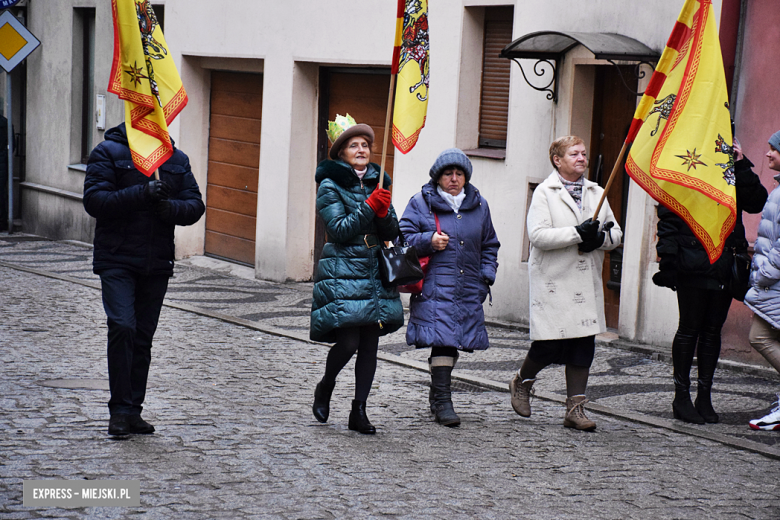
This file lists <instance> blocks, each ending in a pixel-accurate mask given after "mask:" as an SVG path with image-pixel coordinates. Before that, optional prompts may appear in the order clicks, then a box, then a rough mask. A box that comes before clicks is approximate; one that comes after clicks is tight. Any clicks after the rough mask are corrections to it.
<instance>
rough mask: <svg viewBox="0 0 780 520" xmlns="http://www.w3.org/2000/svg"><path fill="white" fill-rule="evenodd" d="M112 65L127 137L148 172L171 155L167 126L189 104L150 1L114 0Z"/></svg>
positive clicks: (136, 160) (136, 158)
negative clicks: (123, 111) (123, 101)
mask: <svg viewBox="0 0 780 520" xmlns="http://www.w3.org/2000/svg"><path fill="white" fill-rule="evenodd" d="M111 6H112V9H113V13H114V63H113V65H112V67H111V79H110V80H109V84H108V91H109V92H113V93H114V94H116V95H117V96H119V98H120V99H123V100H125V128H126V129H127V140H128V142H129V144H130V150H131V152H132V155H133V162H134V163H135V165H136V167H137V168H138V170H140V171H141V172H143V173H144V174H145V175H147V176H151V175H152V174H153V173H154V171H155V170H156V169H157V168H158V167H159V166H160V165H161V164H163V163H164V162H165V161H166V160H168V158H169V157H170V156H171V155H173V144H172V143H171V139H170V136H169V135H168V125H169V124H171V121H173V120H174V118H175V117H176V116H177V115H178V114H179V112H181V110H182V109H183V108H184V107H185V106H186V105H187V93H186V92H185V91H184V87H183V86H182V83H181V78H180V77H179V72H178V71H177V70H176V64H175V63H174V61H173V56H171V53H170V50H169V49H168V45H167V44H166V43H165V37H164V36H163V33H162V29H161V28H160V26H159V24H158V23H157V18H156V17H155V15H154V11H153V10H152V5H151V4H150V0H111Z"/></svg>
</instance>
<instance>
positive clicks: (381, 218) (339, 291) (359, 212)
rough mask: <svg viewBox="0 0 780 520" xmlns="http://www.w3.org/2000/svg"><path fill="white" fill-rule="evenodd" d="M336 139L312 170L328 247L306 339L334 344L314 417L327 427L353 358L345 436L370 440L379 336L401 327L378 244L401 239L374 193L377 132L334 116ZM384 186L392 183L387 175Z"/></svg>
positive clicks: (383, 195)
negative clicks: (382, 275)
mask: <svg viewBox="0 0 780 520" xmlns="http://www.w3.org/2000/svg"><path fill="white" fill-rule="evenodd" d="M328 137H329V138H331V140H333V146H332V147H331V149H330V158H331V159H332V160H330V161H323V162H321V163H320V164H319V165H318V166H317V173H316V175H315V180H316V181H317V182H318V183H319V185H320V187H319V189H318V190H317V212H318V213H319V215H320V217H321V218H322V220H323V222H324V223H325V230H326V231H327V234H328V243H327V244H325V247H324V248H323V250H322V256H321V257H320V260H319V262H318V263H317V272H316V274H315V279H314V282H315V283H314V294H313V301H312V311H311V329H310V332H309V336H310V337H311V339H312V340H314V341H323V342H326V343H334V342H335V345H333V347H332V348H331V349H330V352H329V353H328V359H327V362H326V365H325V375H324V376H323V377H322V380H321V381H320V382H319V384H318V385H317V388H316V389H315V391H314V404H313V405H312V412H313V413H314V417H315V418H316V419H317V420H318V421H319V422H323V423H324V422H325V421H327V420H328V414H329V413H330V397H331V394H332V393H333V388H334V387H335V385H336V376H338V374H339V372H341V369H342V368H344V366H345V365H346V364H347V362H349V360H350V359H351V358H352V356H353V355H354V354H355V353H356V352H357V360H356V361H355V399H354V400H353V401H352V411H351V413H350V414H349V429H350V430H355V431H358V432H360V433H366V434H373V433H375V432H376V429H375V428H374V426H373V425H372V424H371V422H370V421H369V420H368V417H367V416H366V399H367V398H368V394H369V392H370V391H371V383H372V382H373V381H374V373H375V372H376V361H377V349H378V346H379V337H380V336H383V335H385V334H389V333H391V332H395V331H396V330H398V329H399V328H401V326H402V325H403V323H404V314H403V307H402V306H401V299H400V297H399V295H398V291H397V290H396V289H395V288H385V287H384V286H383V285H382V280H381V278H380V274H379V259H378V255H379V249H380V247H381V244H382V242H385V241H390V240H393V239H394V238H395V237H397V236H398V220H397V218H396V215H395V210H394V209H393V207H392V205H391V204H390V200H391V196H390V192H389V191H388V190H386V189H380V188H379V169H380V167H379V165H377V164H374V163H371V162H369V161H370V158H371V144H372V143H373V142H374V131H373V130H372V129H371V127H370V126H368V125H363V124H356V123H355V120H354V119H352V118H351V117H350V116H349V115H347V116H338V117H337V118H336V121H335V122H332V123H331V125H330V126H329V129H328ZM384 175H385V178H384V185H385V186H389V185H390V177H389V176H388V175H387V174H384Z"/></svg>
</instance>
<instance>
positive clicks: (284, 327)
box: [0, 234, 780, 453]
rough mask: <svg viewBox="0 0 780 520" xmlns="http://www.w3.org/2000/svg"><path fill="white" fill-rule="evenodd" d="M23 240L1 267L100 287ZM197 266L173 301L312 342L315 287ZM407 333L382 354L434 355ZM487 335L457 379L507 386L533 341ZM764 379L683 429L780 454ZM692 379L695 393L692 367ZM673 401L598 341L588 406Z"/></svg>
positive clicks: (4, 255)
mask: <svg viewBox="0 0 780 520" xmlns="http://www.w3.org/2000/svg"><path fill="white" fill-rule="evenodd" d="M25 238H32V239H34V238H35V237H23V236H16V237H14V238H9V237H8V235H5V237H4V236H3V235H2V234H0V263H1V262H6V263H8V264H13V265H17V266H22V267H28V268H34V269H39V270H42V271H47V272H52V273H57V274H59V275H65V276H68V277H71V278H73V279H76V280H80V281H82V282H83V283H87V284H93V285H94V286H99V279H98V278H97V277H96V276H95V275H94V274H93V273H92V268H91V259H92V251H91V249H89V248H87V247H84V246H83V245H77V244H70V243H63V242H54V241H46V240H43V241H41V240H32V241H28V240H24V239H25ZM200 258H201V260H202V259H203V258H202V257H200ZM198 263H199V262H198V261H197V260H196V259H190V260H185V261H181V262H178V263H177V264H176V274H175V277H174V278H172V279H171V283H170V287H169V290H168V297H167V301H168V302H171V303H174V304H185V305H189V306H191V307H194V308H198V309H202V310H204V311H206V312H218V313H221V314H224V315H227V316H230V317H235V318H240V319H243V320H248V321H249V322H251V323H252V324H253V325H254V326H256V327H259V328H266V329H270V330H275V331H279V332H281V333H286V334H289V335H291V336H293V337H297V338H304V339H306V338H308V326H309V312H310V308H311V291H312V284H311V283H287V284H278V283H272V282H265V281H261V280H255V279H243V278H239V277H236V276H229V275H226V274H224V273H220V272H217V271H215V270H213V269H204V268H201V267H198V265H197V264H198ZM201 263H204V264H205V262H201ZM208 265H211V264H208ZM404 333H405V328H402V329H401V330H400V331H398V332H396V333H394V334H392V335H389V336H385V337H383V338H382V340H381V343H380V348H381V349H382V350H383V351H384V352H388V353H392V354H397V355H400V356H402V357H403V358H406V359H410V360H416V361H424V360H425V359H426V358H427V356H428V355H429V351H428V350H427V349H421V350H415V349H413V348H411V347H409V346H407V345H406V341H405V340H404ZM488 333H489V335H490V338H491V345H492V346H491V348H490V349H489V350H487V351H484V352H475V353H473V354H468V353H465V354H463V355H462V356H461V357H460V359H459V361H458V365H457V367H456V373H460V374H468V375H472V376H477V377H482V378H485V379H488V380H492V381H496V382H500V383H501V384H502V385H505V384H507V383H508V382H509V380H510V379H511V378H512V376H513V374H514V372H515V371H516V370H517V369H518V368H519V367H520V364H521V363H522V360H523V359H524V357H525V353H526V352H527V350H528V348H529V346H530V340H529V339H528V334H527V332H525V331H523V330H517V329H514V330H513V329H507V328H502V327H494V326H492V327H488ZM661 353H663V352H661ZM759 372H761V371H759ZM761 373H764V374H766V377H757V376H752V375H746V374H743V373H739V372H734V371H730V370H718V371H717V372H716V374H715V385H714V389H713V401H714V404H715V408H716V410H717V411H718V412H719V414H720V416H721V422H720V424H716V425H705V426H695V425H685V426H686V427H687V428H692V429H694V430H697V431H700V432H703V433H705V434H706V433H715V434H720V435H727V436H729V437H731V438H735V439H744V440H748V441H751V442H757V443H761V444H763V445H766V446H769V447H771V448H773V449H775V451H777V452H778V453H780V451H778V450H780V435H777V433H776V432H754V431H752V430H750V429H749V428H748V427H747V423H748V421H749V420H750V419H754V418H757V417H762V416H763V415H764V414H766V413H768V412H769V409H770V406H771V405H770V403H771V402H772V401H773V400H774V399H775V392H777V391H779V390H780V381H779V380H778V377H777V374H776V373H775V372H774V371H773V370H765V371H763V372H761ZM421 375H422V374H421ZM691 376H692V380H693V381H694V387H695V379H696V370H695V368H694V370H692V372H691ZM421 379H422V378H421ZM535 388H536V389H537V391H539V392H540V393H545V392H546V393H547V394H552V395H557V396H561V397H565V395H566V393H565V379H564V371H563V370H562V369H561V368H559V367H551V368H548V369H546V370H545V371H543V372H542V373H541V374H540V377H539V381H538V382H537V384H536V385H535ZM673 395H674V387H673V385H672V381H671V367H670V365H669V364H668V363H664V362H659V361H654V360H653V359H651V358H650V357H649V356H648V355H645V354H640V353H635V352H629V351H626V350H621V349H617V348H613V346H610V345H608V344H606V343H603V342H602V343H599V346H598V347H597V350H596V357H595V361H594V365H593V368H592V370H591V377H590V382H589V386H588V397H589V399H590V400H591V402H593V403H597V404H600V405H605V406H609V407H611V408H614V409H616V410H623V411H626V412H639V413H642V414H645V415H647V416H650V417H655V418H658V419H660V420H664V421H668V422H669V423H672V422H675V423H678V424H681V425H682V424H683V423H680V422H679V421H672V413H671V401H672V398H673ZM456 408H457V402H456Z"/></svg>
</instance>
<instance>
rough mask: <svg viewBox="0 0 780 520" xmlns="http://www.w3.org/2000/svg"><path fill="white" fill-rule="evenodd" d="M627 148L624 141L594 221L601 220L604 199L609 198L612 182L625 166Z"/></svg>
mask: <svg viewBox="0 0 780 520" xmlns="http://www.w3.org/2000/svg"><path fill="white" fill-rule="evenodd" d="M626 148H628V142H627V141H623V148H621V149H620V154H618V158H617V161H615V166H613V167H612V173H610V174H609V179H608V180H607V185H606V186H604V193H602V194H601V200H599V205H598V206H596V212H595V213H594V214H593V220H597V219H598V218H599V211H601V206H602V205H604V199H606V198H607V193H609V189H610V188H611V187H612V181H614V180H615V174H616V173H617V171H618V170H619V169H620V166H621V165H622V164H623V156H624V155H626Z"/></svg>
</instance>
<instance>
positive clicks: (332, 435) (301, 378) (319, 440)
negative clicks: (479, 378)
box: [0, 242, 780, 519]
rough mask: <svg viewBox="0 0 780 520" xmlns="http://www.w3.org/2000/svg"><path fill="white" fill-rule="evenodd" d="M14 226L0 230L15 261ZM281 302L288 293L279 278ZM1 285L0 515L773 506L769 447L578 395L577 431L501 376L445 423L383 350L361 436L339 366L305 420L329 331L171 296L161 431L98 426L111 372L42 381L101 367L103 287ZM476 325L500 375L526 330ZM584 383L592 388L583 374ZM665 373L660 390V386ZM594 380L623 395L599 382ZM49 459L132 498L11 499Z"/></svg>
mask: <svg viewBox="0 0 780 520" xmlns="http://www.w3.org/2000/svg"><path fill="white" fill-rule="evenodd" d="M6 244H7V243H6ZM46 244H47V243H41V242H36V243H35V245H36V246H45V245H46ZM3 245H4V243H3V242H0V246H3ZM18 245H19V244H16V245H15V246H14V247H13V249H15V250H16V251H17V252H19V253H20V255H19V256H18V258H17V261H19V262H21V261H22V260H23V259H22V260H20V258H21V250H22V248H20V247H16V246H18ZM66 246H67V245H65V246H63V245H62V244H59V245H57V247H59V248H60V250H61V251H62V249H63V248H64V249H65V250H67V249H68V247H66ZM25 247H27V248H29V247H31V245H30V244H28V245H26V246H25ZM66 252H67V251H66ZM78 252H79V249H78V248H76V249H74V250H73V251H71V253H72V254H74V255H76V256H78V255H77V253H78ZM80 252H81V254H82V255H84V254H85V251H84V250H83V249H81V250H80ZM8 253H9V251H8V248H3V247H0V260H2V261H4V262H9V261H10V258H9V254H8ZM71 253H68V254H71ZM86 254H87V256H88V254H89V251H86ZM31 256H32V255H29V254H28V255H27V256H26V257H24V258H28V259H29V258H31ZM45 256H48V257H50V258H48V260H46V262H47V263H48V264H49V265H50V266H55V267H56V265H57V264H61V266H63V267H64V271H68V272H69V275H70V276H74V274H75V275H78V273H79V272H83V269H82V270H81V271H79V270H76V269H70V268H68V267H67V265H69V262H64V261H62V262H57V261H55V260H56V259H57V258H58V255H55V254H53V253H52V251H48V252H47V254H46V255H45ZM60 260H61V258H60ZM82 262H83V260H82ZM71 263H77V262H75V261H73V262H71ZM187 272H189V273H190V277H189V278H187V277H185V276H182V275H181V274H180V271H177V279H176V280H175V283H174V286H176V284H179V283H182V284H183V285H182V287H184V285H185V284H184V282H183V280H184V279H185V278H187V279H188V280H190V282H192V281H193V280H197V279H199V278H200V277H205V278H208V279H210V280H211V281H209V282H203V283H201V284H200V285H198V284H195V283H192V286H193V287H192V288H191V289H192V290H190V291H182V294H183V295H186V294H195V293H198V291H196V290H194V289H196V288H198V287H200V288H203V289H204V290H202V291H200V293H201V296H200V298H201V299H203V300H204V301H205V300H207V298H206V297H205V296H204V294H203V293H208V294H212V295H213V298H212V299H213V302H212V303H213V305H214V306H215V307H218V308H220V309H223V310H226V309H228V308H229V304H226V303H222V302H221V301H222V300H227V299H229V293H231V292H235V291H233V290H232V285H231V284H234V285H236V286H241V287H243V283H244V282H247V283H248V284H253V285H254V286H259V287H260V288H269V289H270V288H271V286H273V285H274V284H265V283H258V282H254V281H239V280H233V281H231V280H228V279H227V277H220V276H216V275H214V274H210V273H207V272H204V271H199V270H197V269H191V270H187ZM74 277H77V276H74ZM83 279H85V280H94V278H92V277H91V275H85V276H84V278H83ZM209 284H210V285H211V286H209ZM220 287H221V288H222V289H219V288H220ZM205 289H208V290H205ZM286 289H289V287H288V286H286V285H285V286H281V288H277V289H275V290H276V291H277V292H279V293H281V294H287V293H286ZM289 291H290V293H289V294H290V295H294V294H295V293H294V292H293V291H294V289H289ZM303 292H304V291H303V290H299V291H298V293H303ZM172 296H174V295H172ZM192 298H194V296H192ZM235 299H238V300H246V299H248V296H246V295H243V296H242V295H237V296H236V297H235ZM193 301H194V300H193ZM285 301H286V302H287V304H288V305H291V306H293V307H296V306H300V305H303V304H298V303H294V302H295V301H296V300H295V298H294V297H293V296H289V299H288V300H285ZM0 302H2V309H3V315H4V320H3V321H2V323H0V362H1V363H2V367H3V377H2V379H1V380H0V388H2V392H0V403H2V405H0V427H2V431H3V432H4V433H5V435H4V436H2V437H0V503H1V504H2V505H1V506H0V518H44V517H45V518H124V517H127V516H130V515H133V514H138V515H142V516H143V517H144V518H353V517H357V518H369V517H380V516H388V517H397V518H441V517H450V518H475V517H476V518H516V517H521V516H524V515H525V516H531V517H533V518H543V519H544V518H551V519H552V518H583V517H593V518H767V519H769V518H778V517H780V504H778V497H777V486H776V482H777V481H778V477H780V465H778V463H777V462H776V461H774V460H772V459H769V458H766V457H763V456H761V455H757V454H754V453H749V452H744V451H739V450H735V449H731V448H728V447H726V446H723V445H722V444H718V443H714V442H710V441H707V440H702V439H698V438H695V437H691V436H687V435H682V434H679V433H675V432H672V431H668V430H664V429H660V428H652V427H648V426H643V425H637V424H634V423H631V422H628V421H625V420H621V419H616V418H612V417H606V416H602V415H598V414H591V415H592V417H593V418H594V419H595V420H596V421H597V422H598V425H599V428H598V430H597V431H596V432H595V433H592V434H588V433H582V432H574V431H570V430H567V429H565V428H563V427H562V425H561V423H562V409H561V407H560V405H558V404H555V403H549V402H546V401H538V400H537V401H534V415H533V416H532V417H531V418H530V419H522V418H520V417H518V416H516V415H514V414H513V413H512V412H511V409H510V408H509V406H508V402H507V401H508V396H507V394H506V393H499V392H490V391H463V392H458V393H456V408H457V410H458V412H459V413H460V414H461V416H462V418H463V424H462V426H461V427H460V428H458V429H446V428H443V427H441V426H439V425H437V424H435V423H434V422H433V421H432V419H431V416H430V414H429V413H428V411H427V399H426V396H427V391H426V387H425V383H426V375H425V374H423V373H420V372H415V371H413V370H409V369H406V368H403V367H399V366H396V365H392V364H388V363H383V362H380V365H379V369H378V372H377V377H376V381H375V385H374V389H373V391H372V396H371V398H370V401H369V416H370V417H371V418H372V421H373V422H374V424H375V425H376V426H377V427H378V430H379V433H378V434H377V435H376V436H374V437H370V436H361V435H359V434H356V433H354V432H350V431H349V430H347V428H346V422H347V415H348V409H349V400H350V399H351V391H350V389H351V387H352V384H353V377H352V374H351V372H350V370H349V368H351V365H350V366H349V367H348V369H346V370H345V371H344V372H343V373H342V376H341V377H340V380H339V384H338V386H337V388H336V392H335V395H334V401H333V411H332V417H331V420H330V421H329V423H328V424H325V425H320V424H319V423H317V422H316V421H315V420H314V419H313V418H312V416H311V411H310V406H311V393H312V389H313V387H314V385H315V384H316V382H317V380H318V379H319V377H320V376H321V374H322V371H323V362H324V359H325V354H326V349H325V348H324V347H322V346H320V345H316V344H310V343H307V342H303V341H296V340H293V339H288V338H281V337H277V336H272V335H269V334H265V333H262V332H258V331H257V330H253V329H251V328H246V327H241V326H237V325H234V324H230V323H227V322H225V321H221V320H216V319H212V318H208V317H204V316H201V315H198V314H194V313H190V312H182V311H180V310H176V309H171V308H164V309H163V312H162V317H161V321H160V327H159V330H158V333H157V335H156V341H155V350H154V359H153V365H152V373H151V375H150V385H149V387H150V388H149V395H148V399H147V403H146V412H145V414H144V415H145V417H146V418H147V419H149V420H150V421H151V422H153V423H154V424H155V425H156V426H157V428H158V433H157V434H155V435H152V436H133V437H131V438H130V439H129V440H126V441H114V440H110V439H109V438H108V437H107V436H106V434H105V429H106V419H107V410H106V407H105V402H106V401H107V399H108V393H107V391H105V390H86V389H60V388H50V387H46V386H42V384H41V383H43V382H46V381H50V380H56V379H76V380H78V379H98V380H105V379H106V377H107V376H106V369H105V357H104V352H105V333H106V331H105V325H104V322H105V317H104V314H103V310H102V306H101V303H100V295H99V292H98V291H96V290H94V289H91V288H88V287H84V286H82V285H77V284H74V283H69V282H64V281H58V280H53V279H51V278H45V277H41V276H36V275H33V274H29V273H25V272H23V271H19V270H15V269H9V268H6V267H0ZM304 304H305V302H304ZM262 312H270V311H267V310H266V311H262ZM264 319H275V318H274V317H268V318H264ZM281 324H283V323H281V322H280V323H277V325H281ZM491 333H492V335H493V336H494V338H495V339H494V347H493V348H491V349H490V350H489V351H488V352H485V353H476V354H473V355H472V356H468V359H469V361H467V362H465V363H464V365H466V366H467V367H468V366H469V364H471V365H472V367H471V368H469V369H468V370H472V369H473V370H474V371H475V372H480V371H481V373H484V374H496V375H501V376H503V375H505V374H506V373H507V369H505V368H504V367H505V364H506V363H509V364H513V366H514V365H516V364H517V363H518V359H521V358H522V355H523V352H524V351H523V350H522V349H517V348H516V345H515V342H517V341H521V339H520V338H522V336H523V333H521V332H517V331H506V330H501V329H497V330H493V329H491ZM396 339H398V338H396ZM526 340H527V336H526ZM388 341H390V343H386V345H385V347H392V345H393V343H392V341H394V340H393V339H392V338H391V339H389V340H388ZM513 345H515V347H513ZM603 350H610V349H599V353H597V362H598V363H603V365H599V366H594V372H596V374H599V375H596V377H594V380H595V381H599V380H604V381H607V380H609V379H611V378H613V377H625V378H627V381H628V382H629V384H632V383H631V382H632V381H636V380H637V378H636V377H635V376H633V374H635V373H639V374H640V375H643V377H644V379H648V376H647V375H646V374H650V373H655V371H657V372H658V374H659V375H658V378H659V379H658V381H651V382H650V383H648V384H650V385H651V386H652V385H658V386H659V387H661V386H664V384H665V383H664V382H663V381H662V380H661V379H660V378H662V377H663V378H666V379H668V377H669V376H668V366H665V365H664V364H663V363H656V362H652V361H650V360H648V359H646V358H642V357H641V356H636V355H634V354H630V353H625V352H622V355H623V356H624V357H620V356H618V355H613V354H610V353H608V352H604V351H603ZM490 353H492V354H490ZM403 354H404V355H407V356H411V357H416V358H420V359H421V358H422V357H421V356H424V355H425V353H424V352H422V351H419V352H417V351H408V350H407V351H404V353H403ZM488 356H493V357H488ZM466 357H467V356H464V358H466ZM464 358H462V359H464ZM601 358H604V359H601ZM635 358H636V359H635ZM471 359H473V361H471ZM507 359H508V360H509V361H507ZM610 359H611V360H612V361H608V360H610ZM626 359H627V360H626ZM619 360H623V361H619ZM479 363H483V365H479ZM655 364H657V365H659V366H658V367H657V368H656V367H655V366H654V365H655ZM509 370H511V368H509ZM558 372H561V370H557V369H550V370H548V371H546V372H545V377H547V374H548V373H549V377H548V378H547V381H548V383H547V384H549V385H550V386H549V389H550V391H553V392H556V391H559V390H560V388H559V387H556V386H555V382H554V381H555V379H556V377H558V375H556V373H558ZM605 372H606V373H609V374H608V375H604V373H605ZM620 374H624V375H622V376H621V375H620ZM719 376H721V377H724V378H725V379H728V378H730V377H737V378H738V377H742V376H732V375H729V374H725V375H724V374H719ZM540 383H541V382H540ZM666 384H667V385H668V382H667V383H666ZM725 384H728V383H725ZM765 385H766V387H767V389H768V388H770V387H771V386H772V385H773V382H771V381H767V382H766V383H765ZM594 387H595V388H594ZM591 390H592V393H595V394H599V393H600V392H601V391H600V390H598V385H594V386H592V387H591ZM649 390H651V391H652V390H653V388H650V389H649ZM663 390H664V391H663V392H659V394H660V395H661V396H662V401H663V402H660V403H658V405H657V407H658V408H659V409H661V408H664V409H665V408H667V407H668V403H669V399H670V394H669V390H668V388H664V389H663ZM743 390H744V389H743ZM747 390H750V391H751V392H753V391H754V388H753V386H750V387H749V388H748V389H747ZM761 392H763V390H760V391H759V392H758V393H759V394H761V395H760V397H761V398H762V399H766V396H765V395H764V394H762V393H761ZM609 393H611V394H615V391H612V392H609ZM667 394H669V395H667ZM647 395H648V393H647V392H646V393H644V394H642V393H640V394H639V395H637V396H636V397H632V396H631V395H628V394H627V395H623V396H622V397H620V399H622V400H623V401H624V402H625V403H627V404H631V403H635V404H637V405H638V406H640V407H645V408H652V406H651V405H649V404H647V403H646V402H645V401H655V400H659V399H660V398H659V399H656V398H655V397H654V396H655V394H653V393H652V392H650V394H649V395H650V396H651V397H650V399H647ZM605 398H610V399H616V398H618V397H616V396H612V397H608V396H607V397H599V398H598V400H599V401H600V400H601V399H605ZM750 399H752V398H750ZM726 413H738V412H736V411H735V412H726ZM761 433H767V434H769V435H767V437H769V436H772V435H775V434H773V433H772V432H761ZM44 478H69V479H82V478H86V479H104V480H105V479H128V480H129V479H135V480H140V481H141V493H142V497H141V503H142V506H141V508H138V509H130V510H127V509H119V508H103V509H98V508H90V509H74V510H65V509H60V510H58V509H40V510H32V509H27V508H24V507H23V506H22V504H21V487H22V486H21V482H22V480H29V479H44Z"/></svg>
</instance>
